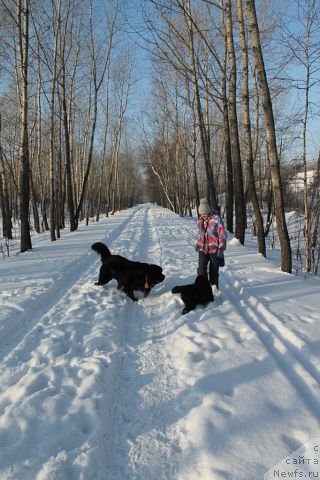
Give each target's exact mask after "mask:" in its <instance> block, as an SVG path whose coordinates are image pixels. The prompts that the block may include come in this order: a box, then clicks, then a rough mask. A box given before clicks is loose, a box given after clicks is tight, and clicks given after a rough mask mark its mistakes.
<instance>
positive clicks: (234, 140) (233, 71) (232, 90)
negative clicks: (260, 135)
mask: <svg viewBox="0 0 320 480" xmlns="http://www.w3.org/2000/svg"><path fill="white" fill-rule="evenodd" d="M226 35H227V46H228V55H229V62H230V78H229V123H230V131H231V132H230V140H231V154H232V165H233V179H234V199H235V213H236V228H235V237H236V238H237V239H238V240H239V241H240V243H241V244H242V245H243V244H244V237H245V227H246V206H245V198H244V188H243V176H242V164H241V155H240V143H239V131H238V119H237V67H236V56H235V51H234V42H233V26H232V13H231V1H230V0H226Z"/></svg>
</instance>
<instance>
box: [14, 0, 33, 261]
mask: <svg viewBox="0 0 320 480" xmlns="http://www.w3.org/2000/svg"><path fill="white" fill-rule="evenodd" d="M17 25H18V48H19V57H20V82H21V89H20V92H21V94H20V148H19V156H20V160H21V171H20V221H21V242H20V250H21V252H25V251H26V250H30V249H31V248H32V244H31V236H30V225H29V201H30V166H29V138H28V61H29V58H28V55H29V0H23V6H22V0H19V2H18V3H17Z"/></svg>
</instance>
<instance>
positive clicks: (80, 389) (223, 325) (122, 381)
mask: <svg viewBox="0 0 320 480" xmlns="http://www.w3.org/2000/svg"><path fill="white" fill-rule="evenodd" d="M194 225H195V220H194V219H186V218H185V219H184V218H180V217H179V216H177V215H175V214H173V213H172V212H169V211H168V210H165V209H162V208H160V207H157V206H153V205H141V206H138V207H135V208H133V209H130V210H126V211H123V212H120V213H118V214H116V215H115V216H114V217H112V218H110V219H104V220H102V221H101V222H99V223H93V224H91V225H89V226H88V227H82V228H81V229H80V230H79V231H78V232H75V233H67V232H64V233H63V237H62V238H61V239H60V240H59V241H57V242H53V243H52V242H50V240H49V239H48V237H47V236H43V237H39V238H38V239H35V240H34V248H33V250H32V251H30V252H27V253H24V254H20V255H16V256H13V257H11V258H9V259H6V260H3V261H1V262H0V302H1V310H0V362H1V363H0V385H1V391H0V479H1V480H9V479H10V480H95V479H96V480H156V479H157V480H158V479H159V480H160V479H163V480H259V479H263V477H264V474H265V472H266V471H267V470H268V469H270V468H272V467H273V465H275V464H276V463H278V462H279V461H280V460H282V459H283V458H284V457H285V456H286V455H289V454H290V452H292V451H293V450H295V449H296V448H298V447H300V445H301V444H303V443H305V442H307V441H308V440H310V439H311V438H313V437H318V436H320V435H319V420H320V404H319V398H320V395H319V383H320V373H319V366H320V358H319V351H320V350H319V346H320V329H319V320H320V317H319V310H320V308H319V307H320V295H319V286H320V284H319V281H318V280H319V279H317V278H312V277H310V278H307V279H304V280H303V279H300V278H298V277H294V276H292V275H287V274H284V273H282V272H280V270H279V268H278V267H277V266H276V265H275V264H273V263H272V261H271V260H265V259H263V258H262V257H261V256H260V255H258V254H257V253H256V246H255V241H254V240H253V241H252V242H253V243H252V245H251V247H250V243H251V242H250V240H248V241H247V245H246V247H242V246H239V245H237V243H236V242H234V241H233V240H232V239H231V237H230V238H229V242H228V247H227V254H226V267H225V268H224V269H223V270H222V271H221V275H220V289H221V291H220V292H219V294H218V295H217V296H216V299H215V302H214V303H213V304H210V305H209V306H207V307H205V308H204V307H198V308H197V309H196V310H195V311H193V312H190V313H189V314H187V315H184V316H182V315H181V310H182V302H181V300H180V298H179V296H177V295H172V294H171V288H172V287H173V286H175V285H176V284H179V283H180V284H182V283H190V282H191V281H193V280H194V278H195V275H196V266H197V254H196V252H195V251H194V249H193V243H194ZM96 241H103V242H105V243H106V244H107V245H108V246H109V247H110V249H111V251H112V252H114V253H118V254H121V255H125V256H127V257H128V258H130V259H133V260H140V261H147V262H150V263H151V262H152V263H158V264H160V265H161V266H162V267H163V269H164V273H165V275H166V279H165V281H164V282H163V283H162V284H160V285H159V286H157V287H155V288H154V289H153V290H152V292H151V294H150V296H149V297H148V298H147V299H145V300H139V302H132V301H131V300H130V299H129V298H128V297H126V296H125V295H124V294H123V293H122V292H119V291H117V290H116V282H114V281H112V282H111V283H110V284H108V285H106V286H105V287H98V286H95V285H94V281H95V280H96V279H97V275H98V271H99V267H100V260H99V258H98V256H97V255H96V254H95V253H94V252H92V251H91V250H90V246H91V244H92V243H94V242H96ZM270 478H273V477H270ZM274 478H276V477H274ZM279 478H283V477H281V476H280V477H279ZM312 478H313V477H312ZM314 478H317V477H314ZM319 478H320V474H319Z"/></svg>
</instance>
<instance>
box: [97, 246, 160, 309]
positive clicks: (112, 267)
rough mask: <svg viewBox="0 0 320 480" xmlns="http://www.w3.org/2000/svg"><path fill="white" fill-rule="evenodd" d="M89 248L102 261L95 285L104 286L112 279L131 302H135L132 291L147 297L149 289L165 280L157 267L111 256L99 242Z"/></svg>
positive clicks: (119, 256)
mask: <svg viewBox="0 0 320 480" xmlns="http://www.w3.org/2000/svg"><path fill="white" fill-rule="evenodd" d="M91 248H92V250H94V251H95V252H97V253H98V254H99V255H100V256H101V261H102V265H101V268H100V272H99V279H98V282H97V283H96V285H105V284H106V283H108V282H110V280H112V279H113V278H114V279H115V280H117V282H118V289H119V290H123V291H124V292H125V293H126V294H127V295H128V297H130V298H131V299H132V300H137V298H135V296H134V290H140V291H141V292H143V293H144V296H145V297H147V296H148V295H149V293H150V290H151V288H152V287H154V286H155V285H156V284H157V283H161V282H163V280H164V279H165V276H164V275H163V273H162V268H161V267H159V266H158V265H153V264H149V263H140V262H133V261H132V260H128V259H127V258H124V257H122V256H121V255H112V254H111V252H110V250H109V248H108V247H107V246H106V245H104V243H101V242H97V243H94V244H93V245H92V246H91Z"/></svg>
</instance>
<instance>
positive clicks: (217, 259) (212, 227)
mask: <svg viewBox="0 0 320 480" xmlns="http://www.w3.org/2000/svg"><path fill="white" fill-rule="evenodd" d="M199 215H200V218H199V220H198V223H197V230H196V234H197V243H196V249H197V250H198V252H199V266H198V271H197V273H198V275H205V276H207V275H208V274H207V267H208V263H209V262H210V263H209V281H210V283H211V285H215V286H216V287H217V288H219V267H223V266H224V251H225V249H226V246H227V232H226V229H225V226H224V223H223V220H222V218H221V217H220V215H219V214H218V212H216V211H215V210H212V209H211V208H210V205H209V203H208V200H207V199H206V198H202V199H201V200H200V205H199Z"/></svg>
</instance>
